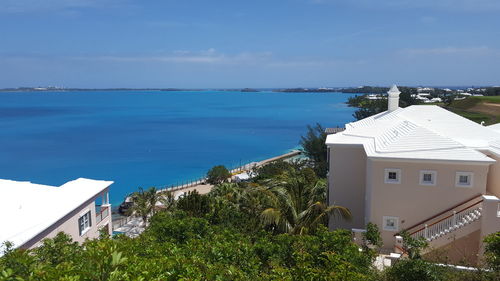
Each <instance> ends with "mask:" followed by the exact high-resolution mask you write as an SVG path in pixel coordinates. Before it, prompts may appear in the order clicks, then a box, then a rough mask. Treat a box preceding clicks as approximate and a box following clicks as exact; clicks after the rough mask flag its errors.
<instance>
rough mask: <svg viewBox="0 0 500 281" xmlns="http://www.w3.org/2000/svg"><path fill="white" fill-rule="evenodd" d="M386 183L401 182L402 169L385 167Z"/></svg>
mask: <svg viewBox="0 0 500 281" xmlns="http://www.w3.org/2000/svg"><path fill="white" fill-rule="evenodd" d="M384 182H385V183H396V184H398V183H401V169H385V175H384Z"/></svg>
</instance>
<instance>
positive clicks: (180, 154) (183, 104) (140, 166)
mask: <svg viewBox="0 0 500 281" xmlns="http://www.w3.org/2000/svg"><path fill="white" fill-rule="evenodd" d="M348 97H349V95H348V94H340V93H272V92H258V93H240V92H217V91H203V92H157V91H120V92H18V93H0V178H3V179H14V180H27V181H32V182H35V183H41V184H49V185H61V184H63V183H65V182H66V181H69V180H72V179H76V178H78V177H87V178H93V179H102V180H113V181H115V184H114V185H113V186H112V188H111V192H110V196H111V203H113V204H118V203H120V202H121V201H122V200H123V198H124V197H125V196H126V195H127V194H129V193H131V192H133V191H135V190H136V189H137V188H138V187H140V186H141V187H144V188H147V187H150V186H164V185H170V184H176V183H177V182H181V181H185V180H190V179H195V178H198V177H201V176H203V175H204V174H205V173H206V171H207V170H208V169H209V168H210V167H212V166H214V165H218V164H223V165H226V166H231V167H234V166H238V165H239V164H240V163H248V162H252V161H258V160H262V159H264V158H268V157H272V156H276V155H279V154H281V153H284V152H287V151H288V150H290V149H293V148H296V147H297V146H298V144H299V139H300V136H301V135H303V134H305V132H306V126H307V125H308V124H315V123H316V122H319V123H320V124H322V125H323V126H325V127H328V126H337V125H338V126H342V125H343V124H344V123H346V122H349V121H352V120H353V118H352V113H353V111H354V109H353V108H349V107H347V106H346V105H345V104H344V102H345V101H346V100H347V98H348Z"/></svg>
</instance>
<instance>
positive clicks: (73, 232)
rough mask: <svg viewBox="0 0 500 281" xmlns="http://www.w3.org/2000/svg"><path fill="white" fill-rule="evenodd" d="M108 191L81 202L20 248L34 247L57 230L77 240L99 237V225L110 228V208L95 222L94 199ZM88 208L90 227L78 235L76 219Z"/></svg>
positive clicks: (52, 235) (55, 233)
mask: <svg viewBox="0 0 500 281" xmlns="http://www.w3.org/2000/svg"><path fill="white" fill-rule="evenodd" d="M106 192H108V189H106V190H105V191H104V192H102V193H100V194H98V195H96V196H94V197H93V198H91V199H89V200H88V201H87V202H85V203H83V204H82V205H80V206H79V207H77V208H76V209H75V210H73V211H72V212H71V213H69V214H67V215H66V216H64V217H63V218H62V219H60V220H59V221H58V222H56V223H55V224H53V225H52V226H51V227H49V228H48V229H46V230H44V231H43V232H41V233H40V234H38V235H37V236H35V237H34V238H32V239H31V240H29V241H28V242H26V243H25V244H24V245H22V246H21V247H20V248H23V249H31V248H36V247H38V246H40V245H41V243H42V242H43V239H45V238H53V237H55V236H56V235H57V234H58V233H59V232H64V233H66V234H68V235H70V236H71V238H72V239H73V241H77V242H80V243H81V242H83V241H85V239H87V238H89V239H93V238H98V237H99V229H100V227H102V226H104V225H106V224H108V225H110V229H111V210H110V212H109V215H108V216H107V217H106V218H105V219H103V220H102V221H101V222H99V224H97V221H96V206H95V200H96V199H97V198H98V197H100V196H102V194H104V193H106ZM89 210H90V215H91V219H92V225H91V227H90V229H89V230H88V231H87V232H85V233H84V234H83V235H82V236H80V232H79V226H78V219H79V218H80V217H81V216H82V215H83V214H85V213H87V212H88V211H89Z"/></svg>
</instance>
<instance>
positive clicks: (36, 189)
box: [0, 178, 113, 253]
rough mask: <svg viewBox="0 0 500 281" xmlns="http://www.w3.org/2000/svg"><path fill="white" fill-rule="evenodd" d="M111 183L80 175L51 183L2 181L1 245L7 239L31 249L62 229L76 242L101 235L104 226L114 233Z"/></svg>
mask: <svg viewBox="0 0 500 281" xmlns="http://www.w3.org/2000/svg"><path fill="white" fill-rule="evenodd" d="M112 183H113V182H112V181H101V180H91V179H84V178H79V179H76V180H73V181H70V182H67V183H65V184H63V185H61V186H48V185H41V184H34V183H31V182H21V181H12V180H0V221H2V227H1V228H0V244H1V243H4V242H7V241H8V242H11V243H13V246H14V247H15V248H23V249H30V248H34V247H37V246H39V245H40V244H41V242H42V240H43V239H45V238H52V237H54V236H56V235H57V234H58V233H59V232H65V233H66V234H68V235H70V236H71V238H72V239H73V240H74V241H77V242H83V241H85V239H87V238H89V239H92V238H98V237H99V232H100V230H101V229H105V230H106V231H107V232H108V233H109V234H111V233H112V221H111V205H110V204H109V195H108V191H109V186H110V185H111V184H112ZM96 203H97V204H96ZM0 250H1V249H0ZM0 253H1V251H0Z"/></svg>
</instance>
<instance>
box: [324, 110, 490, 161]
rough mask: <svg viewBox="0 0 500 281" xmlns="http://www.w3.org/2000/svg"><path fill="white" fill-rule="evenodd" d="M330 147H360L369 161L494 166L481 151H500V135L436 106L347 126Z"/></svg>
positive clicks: (384, 114)
mask: <svg viewBox="0 0 500 281" xmlns="http://www.w3.org/2000/svg"><path fill="white" fill-rule="evenodd" d="M326 143H327V144H330V145H332V144H360V145H363V146H364V148H365V151H366V153H367V156H368V157H372V158H403V159H419V160H449V161H470V162H486V163H491V162H494V160H493V159H491V158H489V157H487V156H486V155H484V154H483V153H481V152H479V151H478V150H489V151H492V152H496V150H497V149H500V146H498V147H497V145H500V131H495V130H491V129H490V128H489V127H484V126H481V125H479V124H477V123H475V122H473V121H470V120H468V119H466V118H463V117H461V116H459V115H456V114H454V113H452V112H450V111H448V110H446V109H443V108H441V107H439V106H434V105H413V106H409V107H406V108H398V109H397V110H395V111H393V112H388V111H385V112H382V113H379V114H377V115H374V116H371V117H368V118H365V119H363V120H360V121H357V122H353V123H348V124H346V130H345V131H343V132H341V133H337V134H334V135H329V136H328V137H327V140H326Z"/></svg>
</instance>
